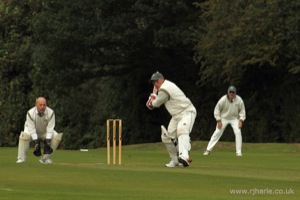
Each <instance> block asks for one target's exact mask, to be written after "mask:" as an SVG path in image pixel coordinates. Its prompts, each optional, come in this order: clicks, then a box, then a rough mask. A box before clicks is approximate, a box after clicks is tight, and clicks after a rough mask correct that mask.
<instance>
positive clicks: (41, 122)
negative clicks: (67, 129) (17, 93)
mask: <svg viewBox="0 0 300 200" xmlns="http://www.w3.org/2000/svg"><path fill="white" fill-rule="evenodd" d="M54 127H55V114H54V111H53V110H52V109H51V108H49V107H46V109H45V112H44V113H43V115H42V116H40V115H39V113H38V111H37V108H36V107H33V108H31V109H30V110H29V111H28V112H27V115H26V122H25V125H24V132H27V133H29V134H30V135H32V134H35V133H36V134H38V135H46V134H47V133H49V134H53V133H54Z"/></svg>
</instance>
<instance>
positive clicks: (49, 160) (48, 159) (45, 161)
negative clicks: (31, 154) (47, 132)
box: [39, 158, 53, 164]
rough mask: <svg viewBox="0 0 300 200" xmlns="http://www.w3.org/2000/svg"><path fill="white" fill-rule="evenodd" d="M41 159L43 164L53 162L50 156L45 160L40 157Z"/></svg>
mask: <svg viewBox="0 0 300 200" xmlns="http://www.w3.org/2000/svg"><path fill="white" fill-rule="evenodd" d="M39 161H40V163H42V164H51V163H53V161H52V160H51V159H50V158H47V159H44V160H43V159H40V160H39Z"/></svg>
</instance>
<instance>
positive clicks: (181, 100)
mask: <svg viewBox="0 0 300 200" xmlns="http://www.w3.org/2000/svg"><path fill="white" fill-rule="evenodd" d="M162 104H164V105H165V107H166V109H167V110H168V112H169V113H170V115H171V116H176V115H180V114H184V112H195V113H196V109H195V107H194V106H193V104H192V102H191V101H190V99H189V98H187V97H186V96H185V94H184V93H183V92H182V90H181V89H180V88H179V87H178V86H177V85H175V84H174V83H173V82H171V81H168V80H165V81H164V83H163V84H162V85H161V86H160V88H159V90H158V94H157V98H156V99H155V100H154V101H153V102H152V105H153V106H154V107H160V106H161V105H162Z"/></svg>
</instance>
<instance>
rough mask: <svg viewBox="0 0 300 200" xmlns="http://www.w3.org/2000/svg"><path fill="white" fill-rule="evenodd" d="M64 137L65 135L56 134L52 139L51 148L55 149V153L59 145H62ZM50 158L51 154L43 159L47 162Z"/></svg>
mask: <svg viewBox="0 0 300 200" xmlns="http://www.w3.org/2000/svg"><path fill="white" fill-rule="evenodd" d="M62 136H63V133H57V132H54V134H53V137H52V139H51V143H50V146H51V148H52V149H53V153H54V152H55V150H56V149H57V147H58V145H59V143H60V141H61V139H62ZM53 153H52V154H53ZM52 154H51V155H52ZM49 157H50V155H49V154H44V155H43V157H42V159H43V160H45V159H48V158H49Z"/></svg>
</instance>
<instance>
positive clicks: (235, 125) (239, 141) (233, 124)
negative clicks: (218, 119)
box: [207, 119, 242, 153]
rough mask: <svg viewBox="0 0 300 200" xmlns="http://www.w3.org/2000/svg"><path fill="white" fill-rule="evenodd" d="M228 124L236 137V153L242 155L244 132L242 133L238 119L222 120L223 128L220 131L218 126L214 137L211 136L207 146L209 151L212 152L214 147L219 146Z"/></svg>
mask: <svg viewBox="0 0 300 200" xmlns="http://www.w3.org/2000/svg"><path fill="white" fill-rule="evenodd" d="M228 124H230V125H231V127H232V129H233V132H234V135H235V147H236V153H242V132H241V129H240V128H239V120H238V119H232V120H227V119H222V128H221V129H218V127H217V126H216V130H215V132H214V133H213V135H212V136H211V138H210V141H209V143H208V145H207V150H208V151H211V150H212V149H213V148H214V146H215V145H216V144H217V142H218V141H219V139H220V138H221V136H222V134H223V132H224V130H225V128H226V127H227V125H228Z"/></svg>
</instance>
